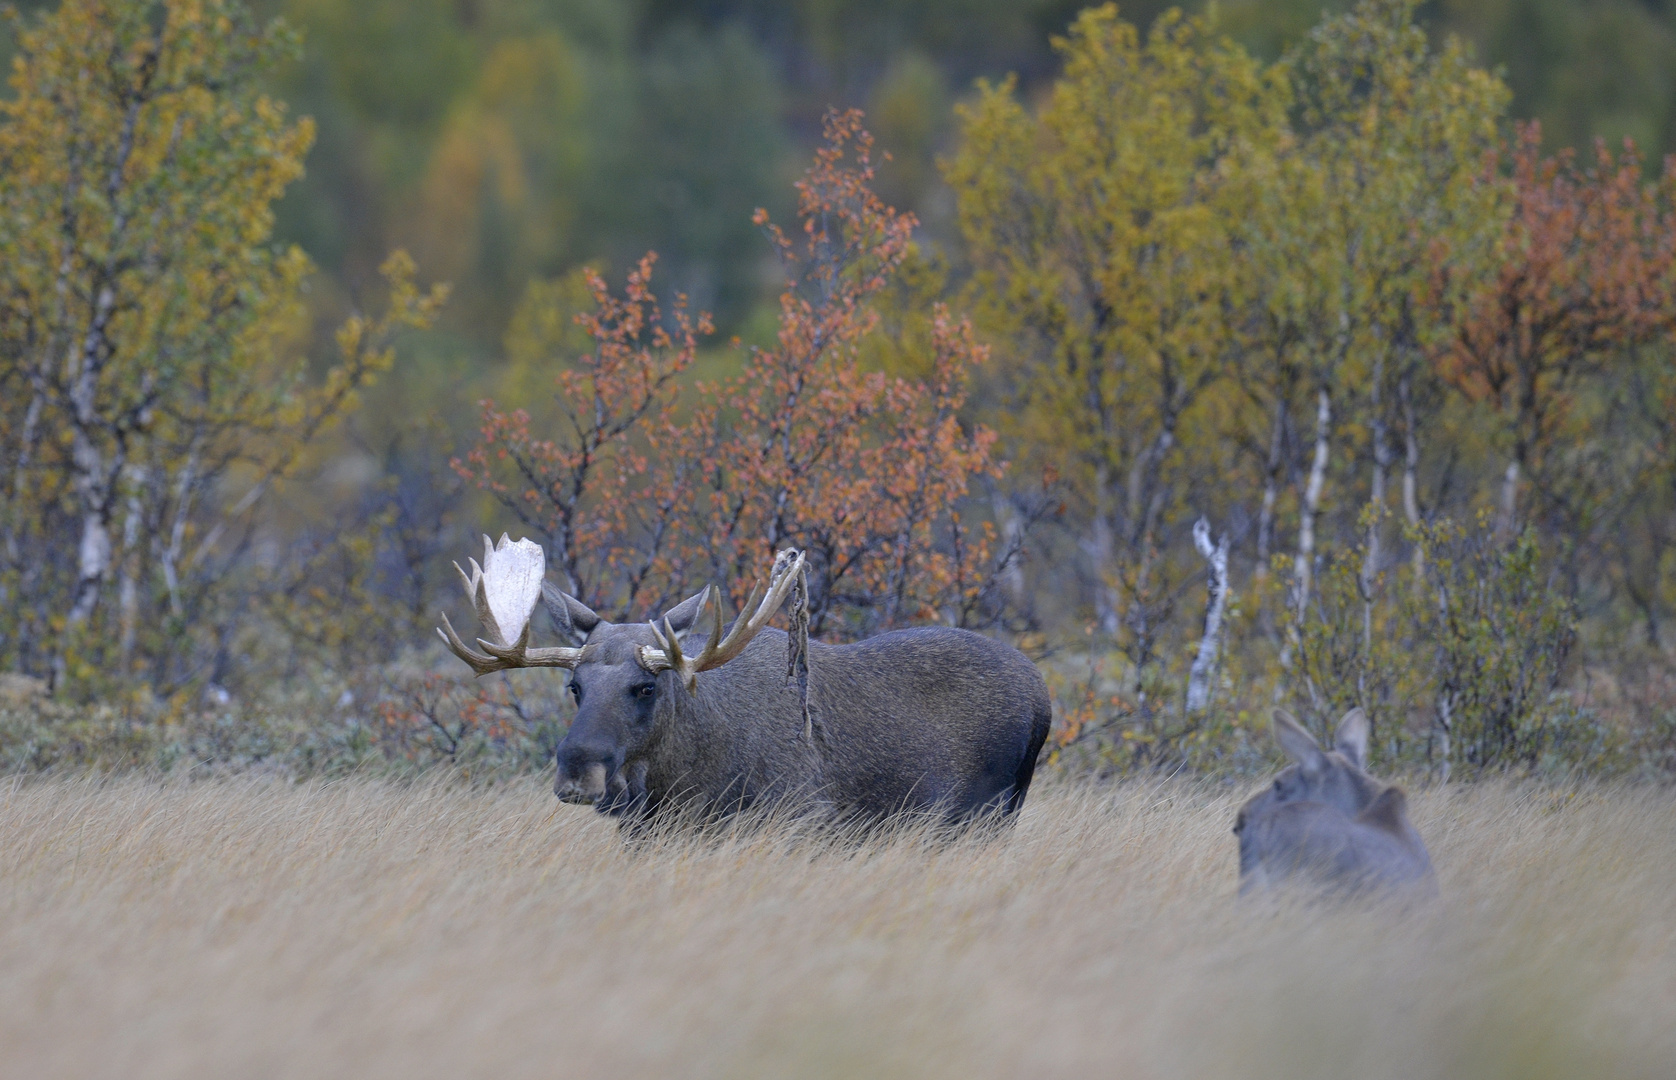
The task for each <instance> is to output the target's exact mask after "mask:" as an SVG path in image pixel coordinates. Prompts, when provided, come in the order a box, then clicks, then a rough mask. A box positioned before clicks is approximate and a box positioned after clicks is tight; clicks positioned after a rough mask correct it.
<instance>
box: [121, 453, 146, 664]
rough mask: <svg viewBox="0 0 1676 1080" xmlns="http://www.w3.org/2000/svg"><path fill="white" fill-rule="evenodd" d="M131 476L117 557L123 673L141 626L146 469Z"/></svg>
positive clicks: (136, 470) (139, 470)
mask: <svg viewBox="0 0 1676 1080" xmlns="http://www.w3.org/2000/svg"><path fill="white" fill-rule="evenodd" d="M133 473H134V475H131V476H130V477H129V479H128V482H129V485H130V487H129V489H128V514H127V517H125V518H124V519H123V522H122V555H121V557H120V558H119V559H118V560H117V590H116V593H117V610H118V612H119V616H118V622H119V633H118V642H119V644H118V655H119V656H120V657H121V669H122V673H123V674H124V675H126V674H127V673H128V670H129V661H130V660H131V659H132V658H133V655H134V641H135V638H136V636H137V635H138V632H139V625H140V588H139V572H140V566H139V563H140V555H139V540H140V521H141V518H142V517H143V515H144V509H143V507H142V504H141V501H140V488H141V485H142V484H143V483H144V482H145V470H144V469H135V470H133Z"/></svg>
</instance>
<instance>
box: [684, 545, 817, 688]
mask: <svg viewBox="0 0 1676 1080" xmlns="http://www.w3.org/2000/svg"><path fill="white" fill-rule="evenodd" d="M788 553H791V554H792V557H791V558H790V559H787V558H785V556H786V555H787V554H788ZM802 568H803V553H802V552H801V551H795V549H793V548H787V549H786V550H785V551H783V552H781V553H780V556H779V557H777V558H775V560H774V569H773V570H772V571H770V573H769V579H768V588H767V590H766V591H764V590H763V588H762V584H761V583H760V582H758V583H757V586H756V587H755V588H753V589H752V590H751V596H750V599H748V600H746V601H745V606H744V608H742V609H741V610H740V614H739V618H738V619H736V620H734V623H733V629H732V630H731V631H729V633H728V635H727V637H726V638H725V639H723V641H722V642H721V644H719V645H716V646H715V647H714V648H713V649H712V648H711V647H709V646H706V648H705V650H704V656H703V657H702V660H703V663H702V665H695V667H694V671H695V673H696V672H698V671H705V670H707V669H709V668H713V667H720V666H721V665H722V664H725V663H727V662H728V661H729V660H732V659H733V658H734V657H736V656H738V655H739V654H740V653H742V652H744V651H745V646H746V645H749V644H750V643H751V639H752V638H754V637H756V636H757V634H758V633H759V632H760V631H761V630H762V628H763V627H764V626H767V625H768V620H769V619H772V618H773V617H774V613H775V612H776V611H779V610H780V605H781V604H783V603H785V601H786V594H788V593H790V592H791V587H792V585H793V584H794V583H795V582H796V580H797V572H798V571H799V570H801V569H802ZM759 593H761V594H762V599H761V601H760V602H758V601H757V596H758V594H759ZM753 602H755V603H756V607H755V610H752V606H751V605H752V603H753ZM746 612H750V614H749V616H747V615H746V614H745V613H746ZM712 640H714V639H712Z"/></svg>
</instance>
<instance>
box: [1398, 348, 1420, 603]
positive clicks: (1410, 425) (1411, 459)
mask: <svg viewBox="0 0 1676 1080" xmlns="http://www.w3.org/2000/svg"><path fill="white" fill-rule="evenodd" d="M1397 394H1398V396H1399V397H1401V398H1402V418H1403V463H1402V509H1403V516H1404V517H1406V518H1407V519H1408V525H1409V528H1411V529H1419V527H1420V475H1419V474H1420V432H1419V431H1418V430H1417V429H1416V428H1415V422H1414V387H1413V373H1412V372H1404V373H1403V377H1402V381H1401V382H1399V383H1398V384H1397ZM1425 571H1426V551H1425V548H1424V547H1422V546H1421V545H1420V544H1418V543H1416V544H1415V545H1414V587H1415V588H1416V589H1418V588H1420V581H1421V578H1422V576H1423V575H1424V574H1425Z"/></svg>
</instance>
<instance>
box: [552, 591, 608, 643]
mask: <svg viewBox="0 0 1676 1080" xmlns="http://www.w3.org/2000/svg"><path fill="white" fill-rule="evenodd" d="M541 602H542V604H543V605H545V606H546V608H547V617H548V618H550V619H552V620H553V626H554V627H555V628H557V630H558V631H559V633H560V635H562V636H564V637H569V638H585V637H587V636H588V635H589V634H591V633H592V632H593V629H594V627H596V626H598V625H599V624H600V623H601V622H603V621H604V620H602V619H601V618H600V617H599V616H598V615H596V614H594V609H593V608H591V607H589V606H588V605H587V604H584V603H583V602H582V601H580V600H578V599H576V597H574V596H572V595H570V594H569V593H567V592H563V591H561V590H560V589H559V588H557V587H556V586H554V584H553V583H552V582H550V581H543V582H542V583H541Z"/></svg>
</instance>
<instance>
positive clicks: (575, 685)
mask: <svg viewBox="0 0 1676 1080" xmlns="http://www.w3.org/2000/svg"><path fill="white" fill-rule="evenodd" d="M570 696H571V697H573V698H575V699H576V704H578V705H580V704H582V684H581V683H579V682H572V683H571V684H570Z"/></svg>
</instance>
